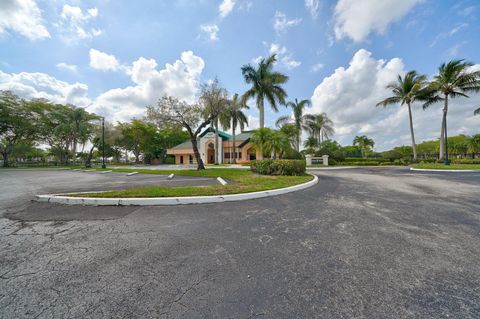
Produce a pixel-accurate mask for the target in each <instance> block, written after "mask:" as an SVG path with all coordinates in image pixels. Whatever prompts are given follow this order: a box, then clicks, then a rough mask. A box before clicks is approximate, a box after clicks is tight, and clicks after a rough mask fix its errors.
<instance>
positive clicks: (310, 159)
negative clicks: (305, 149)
mask: <svg viewBox="0 0 480 319" xmlns="http://www.w3.org/2000/svg"><path fill="white" fill-rule="evenodd" d="M305 160H306V162H307V166H309V165H312V155H310V154H307V155H305Z"/></svg>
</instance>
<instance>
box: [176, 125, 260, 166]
mask: <svg viewBox="0 0 480 319" xmlns="http://www.w3.org/2000/svg"><path fill="white" fill-rule="evenodd" d="M215 136H216V135H215V129H213V128H208V129H206V130H205V131H204V132H202V134H200V135H199V136H198V139H197V147H198V151H199V152H200V156H201V158H202V160H203V162H204V163H205V164H214V163H215ZM251 136H252V131H244V132H242V133H240V134H237V135H236V136H235V148H236V149H235V151H234V150H233V140H232V136H231V135H230V134H228V133H225V132H221V131H218V148H219V152H218V163H220V164H222V163H230V162H231V160H230V158H235V159H236V162H237V163H239V164H242V163H248V162H250V161H252V160H255V159H256V158H257V153H256V151H255V150H254V148H253V147H252V144H251V143H250V138H251ZM167 154H170V155H174V156H175V164H179V165H182V164H183V165H188V164H197V161H196V160H195V155H194V153H193V147H192V142H191V141H186V142H184V143H182V144H179V145H177V146H174V147H172V148H169V149H167Z"/></svg>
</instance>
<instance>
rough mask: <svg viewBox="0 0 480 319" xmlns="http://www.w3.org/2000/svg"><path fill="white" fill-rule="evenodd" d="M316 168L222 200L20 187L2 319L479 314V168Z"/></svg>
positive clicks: (0, 240) (3, 223) (1, 274)
mask: <svg viewBox="0 0 480 319" xmlns="http://www.w3.org/2000/svg"><path fill="white" fill-rule="evenodd" d="M316 173H317V174H318V176H319V178H320V182H319V184H318V185H317V186H315V187H312V188H309V189H307V190H304V191H300V192H296V193H291V194H286V195H282V196H277V197H272V198H265V199H258V200H252V201H245V202H236V203H235V202H231V203H224V204H208V205H188V206H178V207H143V208H140V207H133V208H128V211H125V210H124V208H122V207H116V208H114V209H113V210H112V208H106V207H91V208H85V207H66V206H49V205H44V204H43V206H42V205H40V204H39V203H29V202H28V201H27V202H25V197H22V196H23V195H22V196H20V198H19V199H18V200H17V202H18V205H16V206H15V207H14V208H10V210H9V211H8V212H5V209H4V218H1V219H0V317H2V318H253V317H259V318H480V275H479V274H480V198H479V195H480V174H479V173H474V174H469V173H454V174H452V173H413V172H410V171H408V170H405V169H395V168H362V169H349V170H336V171H317V172H316ZM3 176H4V175H0V178H3ZM73 182H76V181H72V183H73ZM23 183H25V181H23ZM2 184H3V181H2ZM21 184H22V178H18V180H17V184H16V185H18V186H16V187H21ZM4 191H5V186H4V185H3V186H2V190H1V192H4ZM37 191H40V190H39V189H37ZM2 196H4V195H2ZM21 202H22V204H21V205H20V203H21ZM2 205H4V204H3V201H2ZM3 207H4V206H3ZM61 216H63V218H61ZM98 216H100V217H102V216H103V217H105V218H99V217H98ZM7 217H8V218H7ZM35 217H37V218H35Z"/></svg>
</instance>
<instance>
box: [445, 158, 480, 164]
mask: <svg viewBox="0 0 480 319" xmlns="http://www.w3.org/2000/svg"><path fill="white" fill-rule="evenodd" d="M452 163H453V164H480V158H476V159H473V158H454V159H452Z"/></svg>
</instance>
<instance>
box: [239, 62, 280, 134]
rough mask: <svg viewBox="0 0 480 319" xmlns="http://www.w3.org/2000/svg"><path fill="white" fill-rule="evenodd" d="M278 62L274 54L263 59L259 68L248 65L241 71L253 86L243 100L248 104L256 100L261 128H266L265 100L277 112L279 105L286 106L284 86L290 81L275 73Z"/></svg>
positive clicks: (247, 81) (246, 80)
mask: <svg viewBox="0 0 480 319" xmlns="http://www.w3.org/2000/svg"><path fill="white" fill-rule="evenodd" d="M276 61H277V59H276V55H275V54H273V55H271V56H270V57H268V58H266V59H262V60H261V61H260V62H259V64H258V67H257V68H255V67H254V66H252V65H250V64H247V65H244V66H243V67H242V69H241V70H242V74H243V77H244V79H245V82H246V83H247V84H250V85H251V88H250V89H249V90H247V92H245V93H244V94H243V97H242V100H243V101H244V102H245V104H246V101H247V100H249V99H251V98H255V100H256V106H257V108H258V110H259V113H260V128H264V127H265V107H264V103H265V100H267V101H268V103H269V104H270V107H271V108H272V109H273V110H274V111H275V112H278V104H281V105H284V104H285V99H286V97H287V92H286V91H285V89H284V88H283V87H282V85H284V84H285V83H286V82H287V81H288V76H286V75H284V74H282V73H280V72H275V71H273V66H274V65H275V62H276Z"/></svg>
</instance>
